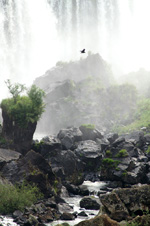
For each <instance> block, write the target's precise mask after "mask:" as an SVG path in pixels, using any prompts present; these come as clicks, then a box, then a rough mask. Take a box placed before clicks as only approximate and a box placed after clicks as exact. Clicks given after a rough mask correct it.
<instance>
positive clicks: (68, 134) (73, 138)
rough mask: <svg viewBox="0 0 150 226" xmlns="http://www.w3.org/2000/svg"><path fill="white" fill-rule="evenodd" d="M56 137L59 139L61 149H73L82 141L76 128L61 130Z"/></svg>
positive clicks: (80, 134)
mask: <svg viewBox="0 0 150 226" xmlns="http://www.w3.org/2000/svg"><path fill="white" fill-rule="evenodd" d="M57 137H58V138H59V139H60V141H61V144H62V147H63V148H65V149H73V148H74V146H75V143H76V142H78V141H81V140H82V133H81V131H80V130H79V129H78V128H76V127H70V128H67V129H62V130H60V132H59V133H58V135H57Z"/></svg>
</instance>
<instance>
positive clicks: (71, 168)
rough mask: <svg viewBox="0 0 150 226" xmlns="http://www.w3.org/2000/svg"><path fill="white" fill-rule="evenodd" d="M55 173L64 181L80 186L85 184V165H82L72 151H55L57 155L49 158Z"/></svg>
mask: <svg viewBox="0 0 150 226" xmlns="http://www.w3.org/2000/svg"><path fill="white" fill-rule="evenodd" d="M49 161H50V163H51V166H52V169H53V171H54V172H55V173H56V175H57V176H60V177H61V179H62V181H63V180H69V181H70V183H73V184H78V183H79V184H80V183H82V182H83V180H82V177H83V170H84V163H82V162H81V161H80V160H79V159H78V158H77V156H76V154H75V153H74V152H73V151H71V150H55V154H54V155H53V156H51V157H50V158H49Z"/></svg>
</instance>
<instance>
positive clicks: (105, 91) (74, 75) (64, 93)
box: [35, 54, 137, 134]
mask: <svg viewBox="0 0 150 226" xmlns="http://www.w3.org/2000/svg"><path fill="white" fill-rule="evenodd" d="M35 84H36V85H37V86H39V87H40V88H42V89H44V90H45V92H46V98H45V102H46V111H45V113H44V114H43V116H42V119H41V120H40V122H39V123H38V129H37V131H39V132H42V133H51V134H53V133H58V131H59V130H60V129H61V128H65V127H68V126H72V125H74V126H77V127H78V126H80V125H81V124H95V125H97V127H98V128H101V129H102V128H103V130H106V129H108V130H109V129H110V127H112V126H113V125H114V124H115V123H121V122H122V123H125V120H127V119H126V118H127V116H128V115H129V114H130V120H131V119H132V117H131V113H132V112H134V110H135V106H136V100H137V93H136V90H135V87H134V86H132V85H127V84H123V85H121V86H116V85H115V82H114V79H113V74H112V71H111V68H110V66H109V65H108V64H107V63H106V62H105V61H104V60H103V59H102V58H101V57H100V56H99V54H95V55H90V56H88V57H87V58H85V59H83V60H80V61H77V62H70V63H65V64H63V63H61V64H60V66H57V67H55V68H53V69H51V70H49V71H47V72H46V74H45V75H43V76H41V77H39V78H37V79H36V80H35ZM123 121H124V122H123Z"/></svg>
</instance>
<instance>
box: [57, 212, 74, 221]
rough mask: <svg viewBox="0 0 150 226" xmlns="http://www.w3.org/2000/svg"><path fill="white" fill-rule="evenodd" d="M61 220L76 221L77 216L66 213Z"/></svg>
mask: <svg viewBox="0 0 150 226" xmlns="http://www.w3.org/2000/svg"><path fill="white" fill-rule="evenodd" d="M60 219H61V220H74V219H75V216H74V215H73V214H71V213H66V212H64V213H63V214H62V215H61V217H60Z"/></svg>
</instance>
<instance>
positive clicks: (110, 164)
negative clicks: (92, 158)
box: [102, 158, 120, 168]
mask: <svg viewBox="0 0 150 226" xmlns="http://www.w3.org/2000/svg"><path fill="white" fill-rule="evenodd" d="M119 163H120V161H118V160H114V159H111V158H105V159H103V160H102V164H103V166H104V167H106V168H116V167H117V166H118V164H119Z"/></svg>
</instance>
